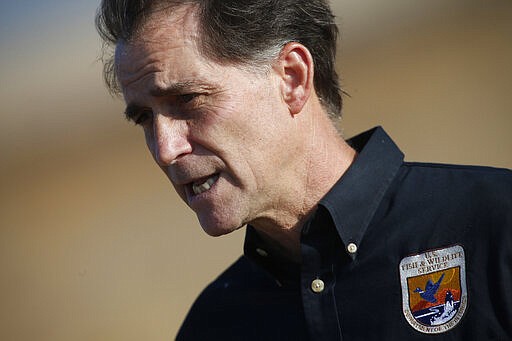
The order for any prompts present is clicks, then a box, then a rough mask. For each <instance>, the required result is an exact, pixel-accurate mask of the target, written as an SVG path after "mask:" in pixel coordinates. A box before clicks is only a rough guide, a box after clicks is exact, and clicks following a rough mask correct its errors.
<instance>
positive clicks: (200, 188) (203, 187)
mask: <svg viewBox="0 0 512 341" xmlns="http://www.w3.org/2000/svg"><path fill="white" fill-rule="evenodd" d="M216 180H217V177H215V176H212V177H211V178H208V180H206V181H205V182H203V183H202V184H197V183H194V184H192V190H193V191H194V194H201V193H203V192H206V191H207V190H209V189H210V188H212V185H213V184H214V183H215V181H216Z"/></svg>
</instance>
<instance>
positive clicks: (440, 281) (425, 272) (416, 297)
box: [399, 245, 468, 334]
mask: <svg viewBox="0 0 512 341" xmlns="http://www.w3.org/2000/svg"><path fill="white" fill-rule="evenodd" d="M399 269H400V281H401V287H402V306H403V313H404V316H405V319H406V320H407V322H409V324H410V325H411V326H412V327H413V328H414V329H416V330H417V331H419V332H422V333H425V334H439V333H444V332H446V331H448V330H450V329H452V328H453V327H455V326H456V325H457V324H458V323H459V322H460V320H461V319H462V317H463V315H464V312H465V311H466V307H467V304H468V302H467V290H466V268H465V255H464V249H463V248H462V246H460V245H455V246H450V247H447V248H442V249H436V250H429V251H425V252H423V253H420V254H416V255H412V256H409V257H405V258H404V259H402V261H401V262H400V265H399Z"/></svg>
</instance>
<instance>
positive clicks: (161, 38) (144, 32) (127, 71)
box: [115, 4, 201, 87]
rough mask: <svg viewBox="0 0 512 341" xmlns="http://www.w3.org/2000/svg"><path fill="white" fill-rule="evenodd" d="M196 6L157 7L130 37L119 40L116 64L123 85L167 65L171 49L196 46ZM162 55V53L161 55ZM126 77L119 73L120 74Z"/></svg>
mask: <svg viewBox="0 0 512 341" xmlns="http://www.w3.org/2000/svg"><path fill="white" fill-rule="evenodd" d="M197 26H198V24H197V10H196V6H194V5H190V4H188V5H179V6H173V7H172V8H156V9H154V10H152V11H151V12H150V14H149V15H148V17H147V18H146V19H145V23H144V24H143V25H141V27H140V28H139V29H138V31H137V32H136V33H135V34H134V35H133V37H132V38H131V39H130V40H129V41H120V42H119V43H118V44H117V45H116V49H115V65H116V73H117V75H118V80H119V81H120V83H121V86H122V87H123V86H126V85H127V84H129V83H133V82H135V81H137V80H138V79H140V78H142V77H144V76H145V75H147V74H150V73H155V72H159V71H162V70H163V69H165V67H166V65H165V63H163V62H162V61H165V60H166V58H165V53H166V52H167V51H170V50H172V49H180V48H185V47H186V46H190V47H192V50H193V51H196V52H197V56H198V57H201V56H200V54H199V52H198V49H197V40H198V37H199V34H198V30H197ZM162 55H163V56H162ZM121 74H122V75H123V77H122V78H121V77H119V76H120V75H121Z"/></svg>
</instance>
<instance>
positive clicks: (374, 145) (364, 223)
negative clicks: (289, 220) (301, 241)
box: [244, 127, 404, 281]
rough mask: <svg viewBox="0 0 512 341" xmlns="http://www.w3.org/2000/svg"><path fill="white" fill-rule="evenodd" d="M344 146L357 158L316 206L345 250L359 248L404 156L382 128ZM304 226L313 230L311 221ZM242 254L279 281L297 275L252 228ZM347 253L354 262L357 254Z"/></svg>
mask: <svg viewBox="0 0 512 341" xmlns="http://www.w3.org/2000/svg"><path fill="white" fill-rule="evenodd" d="M347 143H349V144H350V145H351V146H352V147H353V148H354V149H355V150H356V151H357V152H358V155H357V157H356V159H355V160H354V162H353V163H352V165H351V166H350V167H349V168H348V170H347V171H346V172H345V174H344V175H343V176H342V177H341V178H340V179H339V180H338V181H337V182H336V184H335V185H334V186H333V188H332V189H331V190H330V191H329V192H328V193H327V194H326V195H325V196H324V198H322V200H320V202H319V206H320V207H324V208H325V209H326V210H327V212H328V214H330V216H331V218H332V221H333V222H334V225H335V227H336V229H335V230H336V231H337V233H338V235H339V236H340V238H341V241H342V242H343V244H344V246H345V250H347V247H348V245H349V244H351V243H354V244H355V245H356V246H358V245H359V244H360V242H361V240H362V238H363V236H364V233H365V232H366V229H367V228H368V225H369V223H370V221H371V219H372V217H373V216H374V214H375V211H376V210H377V207H378V206H379V203H380V202H381V200H382V198H383V196H384V193H385V192H386V190H387V189H388V187H389V185H390V184H391V182H392V180H393V178H394V177H395V175H396V173H397V172H398V169H399V168H400V166H401V165H402V162H403V158H404V155H403V153H402V152H401V151H400V150H399V149H398V147H397V146H396V145H395V143H394V142H393V141H392V140H391V138H390V137H389V136H388V135H387V134H386V132H385V131H384V129H382V128H381V127H376V128H373V129H371V130H369V131H366V132H364V133H362V134H360V135H357V136H355V137H353V138H351V139H350V140H348V141H347ZM313 219H315V218H313ZM306 225H307V227H308V228H311V227H312V228H314V226H311V221H310V222H308V223H307V224H306ZM312 225H315V224H312ZM303 234H304V231H303ZM244 253H245V255H246V256H248V257H249V258H250V259H251V260H253V261H254V262H256V263H257V264H259V265H260V266H262V267H263V268H264V269H266V270H267V271H268V272H269V273H270V274H271V275H273V276H274V278H276V279H278V280H279V281H284V280H286V278H289V275H290V274H291V273H296V271H297V265H296V264H293V263H291V262H287V261H285V260H282V259H281V260H279V257H275V255H272V254H271V252H270V251H268V246H266V245H265V243H264V241H263V240H262V239H261V238H260V237H259V235H258V233H257V232H256V231H255V230H254V228H253V227H251V226H247V231H246V236H245V243H244ZM348 253H349V255H350V256H351V257H352V259H355V257H356V255H357V253H356V252H348ZM285 270H286V271H285ZM283 272H286V273H287V274H286V275H285V274H284V273H283Z"/></svg>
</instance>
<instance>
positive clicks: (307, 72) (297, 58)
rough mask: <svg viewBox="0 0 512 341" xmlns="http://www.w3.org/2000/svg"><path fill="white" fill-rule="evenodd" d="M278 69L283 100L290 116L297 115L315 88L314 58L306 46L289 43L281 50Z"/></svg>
mask: <svg viewBox="0 0 512 341" xmlns="http://www.w3.org/2000/svg"><path fill="white" fill-rule="evenodd" d="M277 67H278V70H277V71H278V73H279V75H280V77H281V93H282V98H283V100H284V101H285V102H286V104H287V105H288V108H289V110H290V114H291V115H297V114H299V113H300V112H301V111H302V109H303V108H304V105H305V104H306V103H307V101H308V99H309V96H310V95H311V90H312V88H313V75H314V70H313V57H312V56H311V53H310V52H309V51H308V49H307V48H306V47H305V46H304V45H302V44H299V43H296V42H292V43H288V44H286V45H285V46H284V47H283V49H282V50H281V54H280V55H279V60H278V63H277Z"/></svg>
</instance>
